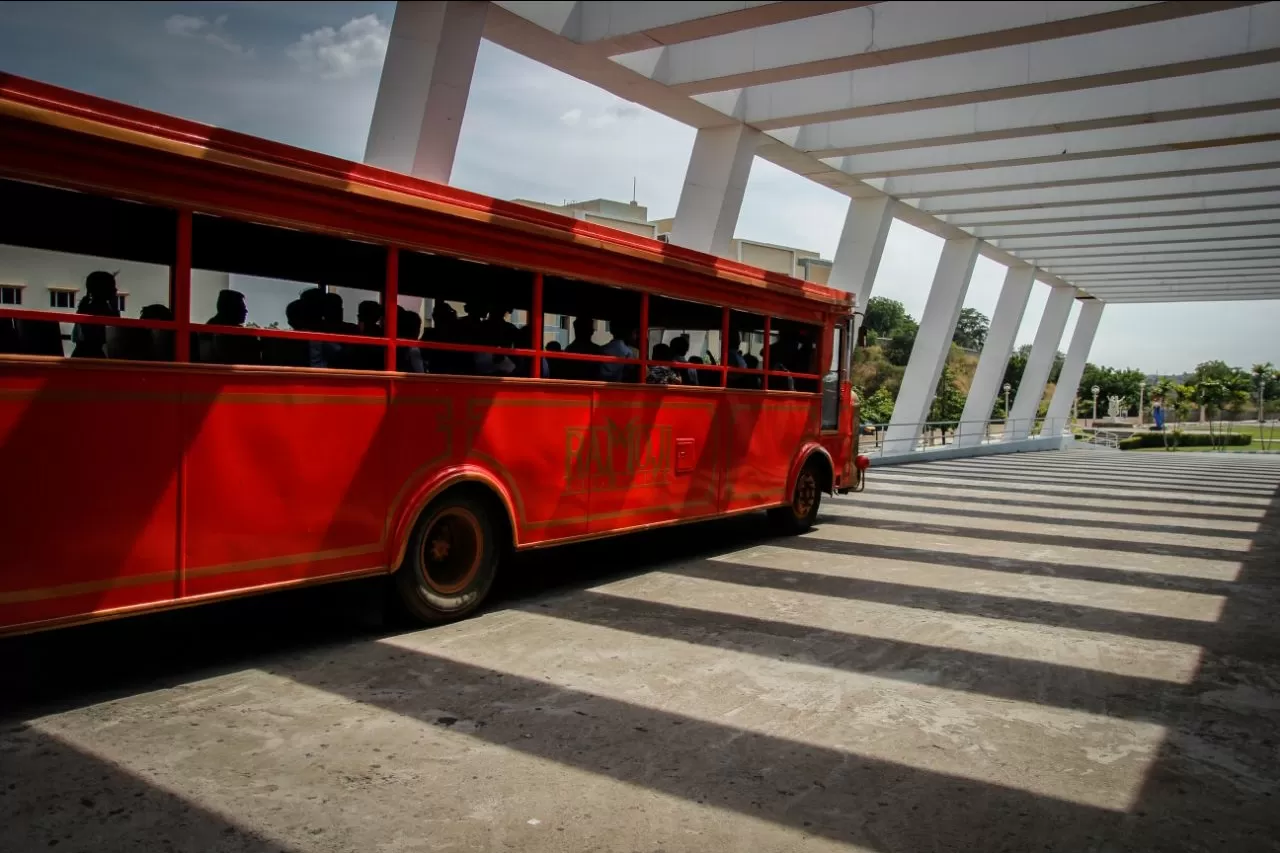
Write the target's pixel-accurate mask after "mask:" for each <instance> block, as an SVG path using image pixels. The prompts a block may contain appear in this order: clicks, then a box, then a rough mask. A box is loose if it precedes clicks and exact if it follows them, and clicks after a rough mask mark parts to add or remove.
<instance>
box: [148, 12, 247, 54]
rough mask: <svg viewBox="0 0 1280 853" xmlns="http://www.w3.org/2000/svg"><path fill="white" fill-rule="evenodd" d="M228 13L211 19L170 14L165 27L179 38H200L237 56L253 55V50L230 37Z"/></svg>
mask: <svg viewBox="0 0 1280 853" xmlns="http://www.w3.org/2000/svg"><path fill="white" fill-rule="evenodd" d="M226 23H227V16H226V15H219V16H218V17H217V18H214V19H213V20H212V21H210V20H209V19H208V18H199V17H196V16H194V15H170V16H169V17H168V18H166V19H165V22H164V29H165V32H167V33H168V34H169V35H171V36H177V37H178V38H194V39H200V40H201V41H203V42H205V43H206V44H211V45H213V46H214V47H218V48H221V49H223V50H225V51H227V52H228V53H234V54H236V55H237V56H252V55H253V51H252V50H248V49H246V48H245V47H243V46H242V45H240V44H238V43H237V42H235V41H234V40H233V39H231V38H229V37H228V36H227V34H226V32H225V26H226Z"/></svg>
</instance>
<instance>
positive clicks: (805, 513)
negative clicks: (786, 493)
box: [769, 459, 822, 534]
mask: <svg viewBox="0 0 1280 853" xmlns="http://www.w3.org/2000/svg"><path fill="white" fill-rule="evenodd" d="M818 465H819V463H818V462H817V461H816V460H813V459H810V460H809V461H808V462H806V463H805V465H804V467H803V468H801V469H800V476H798V477H796V485H795V488H794V489H793V490H792V492H791V504H790V505H789V506H780V507H777V508H775V509H771V510H769V518H770V519H771V520H772V521H773V523H774V526H776V527H777V528H778V530H779V531H781V532H782V533H790V534H795V533H804V532H805V531H806V530H808V529H809V528H810V527H813V522H814V521H815V520H817V518H818V505H819V504H820V503H821V502H822V487H821V485H820V483H821V477H822V472H821V471H820V470H819V468H818Z"/></svg>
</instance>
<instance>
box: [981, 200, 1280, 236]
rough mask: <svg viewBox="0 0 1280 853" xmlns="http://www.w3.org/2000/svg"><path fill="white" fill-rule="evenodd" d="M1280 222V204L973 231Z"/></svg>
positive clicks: (1041, 232)
mask: <svg viewBox="0 0 1280 853" xmlns="http://www.w3.org/2000/svg"><path fill="white" fill-rule="evenodd" d="M1267 222H1280V207H1277V208H1273V209H1270V210H1245V211H1228V212H1217V211H1214V212H1207V213H1190V214H1183V215H1181V216H1141V217H1125V218H1115V219H1076V220H1068V221H1063V222H1047V223H1046V222H1027V223H1019V224H1016V225H978V226H971V227H970V228H969V229H966V230H969V231H971V232H972V233H973V236H975V237H981V238H982V239H984V240H1000V239H1006V238H1009V237H1050V236H1053V237H1058V236H1063V235H1067V234H1107V233H1111V232H1115V231H1130V232H1132V231H1151V232H1160V231H1171V230H1175V229H1180V228H1230V227H1233V226H1236V225H1258V224H1262V223H1267Z"/></svg>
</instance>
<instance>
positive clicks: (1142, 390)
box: [1138, 379, 1147, 426]
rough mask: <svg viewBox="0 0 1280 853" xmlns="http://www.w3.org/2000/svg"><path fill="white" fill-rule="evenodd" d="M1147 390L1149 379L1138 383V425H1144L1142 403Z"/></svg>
mask: <svg viewBox="0 0 1280 853" xmlns="http://www.w3.org/2000/svg"><path fill="white" fill-rule="evenodd" d="M1146 392H1147V380H1145V379H1144V380H1142V381H1141V382H1139V383H1138V426H1142V403H1143V397H1144V396H1145V395H1146Z"/></svg>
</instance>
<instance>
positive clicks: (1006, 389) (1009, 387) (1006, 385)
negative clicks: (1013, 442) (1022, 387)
mask: <svg viewBox="0 0 1280 853" xmlns="http://www.w3.org/2000/svg"><path fill="white" fill-rule="evenodd" d="M1012 390H1013V386H1012V385H1010V384H1009V383H1008V382H1006V383H1004V423H1005V429H1004V432H1005V433H1008V432H1009V429H1008V427H1009V392H1010V391H1012Z"/></svg>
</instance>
